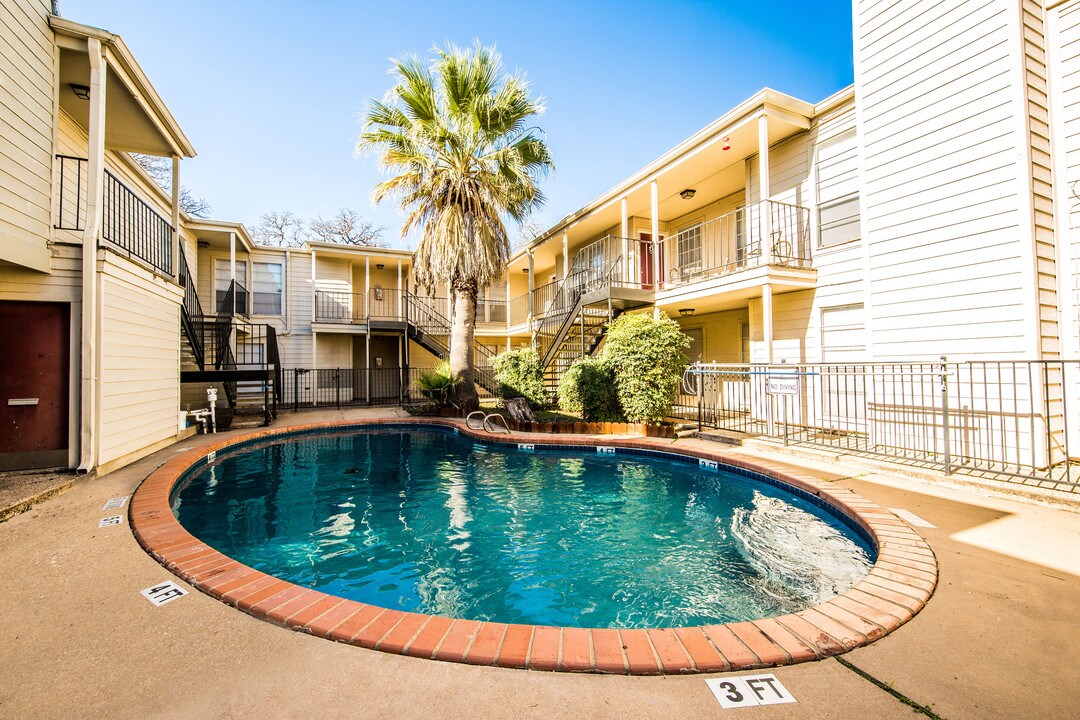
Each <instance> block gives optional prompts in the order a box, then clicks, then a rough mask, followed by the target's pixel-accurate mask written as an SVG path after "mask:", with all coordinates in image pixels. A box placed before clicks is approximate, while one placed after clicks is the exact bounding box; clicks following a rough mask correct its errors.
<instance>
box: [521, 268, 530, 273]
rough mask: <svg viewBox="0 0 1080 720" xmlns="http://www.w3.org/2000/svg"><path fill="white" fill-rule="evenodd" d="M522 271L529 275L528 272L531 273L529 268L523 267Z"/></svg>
mask: <svg viewBox="0 0 1080 720" xmlns="http://www.w3.org/2000/svg"><path fill="white" fill-rule="evenodd" d="M521 272H523V273H525V274H526V275H528V274H529V268H521Z"/></svg>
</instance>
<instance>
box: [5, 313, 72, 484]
mask: <svg viewBox="0 0 1080 720" xmlns="http://www.w3.org/2000/svg"><path fill="white" fill-rule="evenodd" d="M70 317H71V306H70V305H69V304H67V303H44V302H7V301H4V302H0V342H2V343H3V344H4V354H5V357H4V360H3V361H2V362H0V470H22V469H29V468H44V467H61V466H66V465H67V461H68V369H69V365H68V363H69V358H70V348H71V336H70V334H69V332H70Z"/></svg>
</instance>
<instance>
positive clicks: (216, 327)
mask: <svg viewBox="0 0 1080 720" xmlns="http://www.w3.org/2000/svg"><path fill="white" fill-rule="evenodd" d="M179 254H180V284H181V286H182V287H183V288H184V303H183V305H182V308H181V314H180V326H181V330H182V333H181V334H182V336H183V342H181V346H180V347H181V350H180V383H181V387H182V391H181V398H182V403H184V404H185V405H190V404H193V403H198V404H199V405H200V406H201V405H202V404H203V403H205V402H206V395H205V390H206V388H208V387H217V388H218V389H219V390H220V391H221V392H220V393H219V395H218V399H219V403H221V402H222V401H224V405H225V407H226V408H227V409H228V410H229V412H231V414H232V426H233V427H248V426H253V425H269V424H271V423H272V422H273V421H274V418H275V417H276V416H277V403H278V402H279V401H280V400H281V385H282V383H281V361H280V358H279V354H278V345H277V333H276V331H275V330H274V327H273V326H272V325H260V324H254V323H248V322H244V321H242V320H240V319H239V318H237V317H235V315H234V313H233V307H234V298H235V297H236V292H237V286H236V285H235V284H234V286H233V287H230V288H229V290H228V292H227V293H226V295H225V297H224V299H223V301H222V303H221V307H220V308H219V309H218V314H217V315H206V314H204V313H203V310H202V303H201V302H200V300H199V295H198V292H197V291H196V289H195V280H194V278H193V277H192V276H191V272H190V269H189V268H188V264H187V257H186V254H185V253H184V250H183V247H182V246H181V248H180V253H179ZM241 291H242V290H241Z"/></svg>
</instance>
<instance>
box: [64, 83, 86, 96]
mask: <svg viewBox="0 0 1080 720" xmlns="http://www.w3.org/2000/svg"><path fill="white" fill-rule="evenodd" d="M68 87H69V88H71V92H73V93H75V97H77V98H79V99H80V100H89V99H90V86H89V85H76V84H75V83H68Z"/></svg>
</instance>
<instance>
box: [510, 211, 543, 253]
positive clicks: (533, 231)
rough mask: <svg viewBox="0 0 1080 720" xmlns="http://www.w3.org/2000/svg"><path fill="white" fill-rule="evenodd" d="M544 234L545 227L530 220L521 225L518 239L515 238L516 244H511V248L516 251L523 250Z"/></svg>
mask: <svg viewBox="0 0 1080 720" xmlns="http://www.w3.org/2000/svg"><path fill="white" fill-rule="evenodd" d="M543 234H544V226H543V225H541V224H540V223H538V222H536V221H535V220H533V219H531V218H530V219H529V220H526V221H525V222H523V223H521V225H520V227H519V228H518V234H517V237H515V238H514V242H513V243H512V244H511V247H512V248H513V249H514V250H517V249H519V248H523V247H525V246H526V245H528V244H529V243H531V242H532V241H533V240H535V239H536V238H538V237H540V236H541V235H543Z"/></svg>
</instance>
